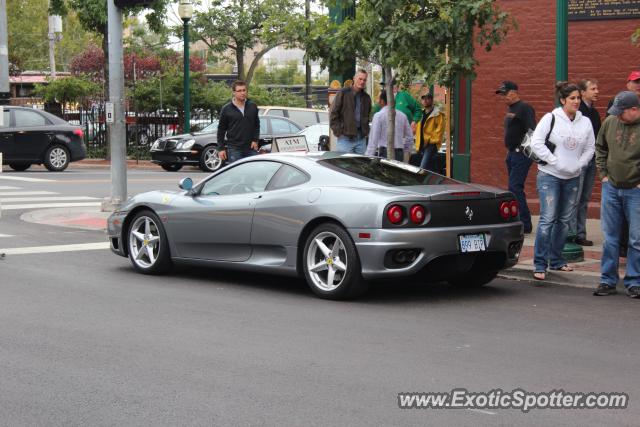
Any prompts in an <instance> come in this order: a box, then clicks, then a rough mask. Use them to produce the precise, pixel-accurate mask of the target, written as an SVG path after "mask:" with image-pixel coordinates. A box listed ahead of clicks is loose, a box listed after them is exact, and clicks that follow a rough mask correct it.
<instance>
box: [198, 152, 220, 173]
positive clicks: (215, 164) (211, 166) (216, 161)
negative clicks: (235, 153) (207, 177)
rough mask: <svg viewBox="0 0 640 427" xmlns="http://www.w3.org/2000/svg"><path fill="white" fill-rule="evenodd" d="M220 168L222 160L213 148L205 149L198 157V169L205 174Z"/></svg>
mask: <svg viewBox="0 0 640 427" xmlns="http://www.w3.org/2000/svg"><path fill="white" fill-rule="evenodd" d="M221 166H222V159H220V156H219V155H218V150H217V149H216V147H214V146H209V147H205V149H204V150H202V154H201V155H200V169H202V170H203V171H205V172H215V171H217V170H218V169H220V167H221Z"/></svg>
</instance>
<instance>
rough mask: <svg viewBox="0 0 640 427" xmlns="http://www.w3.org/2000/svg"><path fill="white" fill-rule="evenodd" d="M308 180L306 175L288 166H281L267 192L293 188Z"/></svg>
mask: <svg viewBox="0 0 640 427" xmlns="http://www.w3.org/2000/svg"><path fill="white" fill-rule="evenodd" d="M308 180H309V177H307V175H306V174H304V173H303V172H301V171H299V170H298V169H296V168H294V167H293V166H289V165H282V167H281V168H280V170H279V171H278V172H277V173H276V174H275V176H274V177H273V179H272V180H271V182H270V183H269V187H267V190H279V189H280V188H287V187H293V186H295V185H300V184H302V183H305V182H307V181H308Z"/></svg>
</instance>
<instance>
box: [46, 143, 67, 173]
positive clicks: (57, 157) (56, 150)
mask: <svg viewBox="0 0 640 427" xmlns="http://www.w3.org/2000/svg"><path fill="white" fill-rule="evenodd" d="M44 166H45V167H46V168H47V169H49V170H50V171H51V172H62V171H63V170H65V169H66V168H67V166H69V150H67V149H66V148H65V147H63V146H62V145H52V146H51V147H49V148H48V149H47V152H46V153H45V155H44Z"/></svg>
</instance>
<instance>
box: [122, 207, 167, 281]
mask: <svg viewBox="0 0 640 427" xmlns="http://www.w3.org/2000/svg"><path fill="white" fill-rule="evenodd" d="M127 245H128V252H129V260H130V261H131V264H132V265H133V267H134V268H135V269H136V270H137V271H138V272H140V273H142V274H162V273H166V272H168V271H170V270H171V268H172V267H173V262H172V261H171V256H170V253H169V241H168V239H167V234H166V232H165V230H164V226H163V225H162V222H161V221H160V218H158V216H157V215H156V214H155V213H153V212H151V211H149V210H143V211H140V212H138V213H137V214H136V215H135V216H134V217H133V219H132V220H131V222H130V223H129V227H128V228H127Z"/></svg>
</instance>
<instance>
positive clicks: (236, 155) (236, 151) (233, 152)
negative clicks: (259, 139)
mask: <svg viewBox="0 0 640 427" xmlns="http://www.w3.org/2000/svg"><path fill="white" fill-rule="evenodd" d="M256 154H258V152H257V151H256V150H252V149H251V147H247V148H236V147H230V146H227V164H230V163H233V162H235V161H236V160H240V159H244V158H245V157H251V156H255V155H256Z"/></svg>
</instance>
